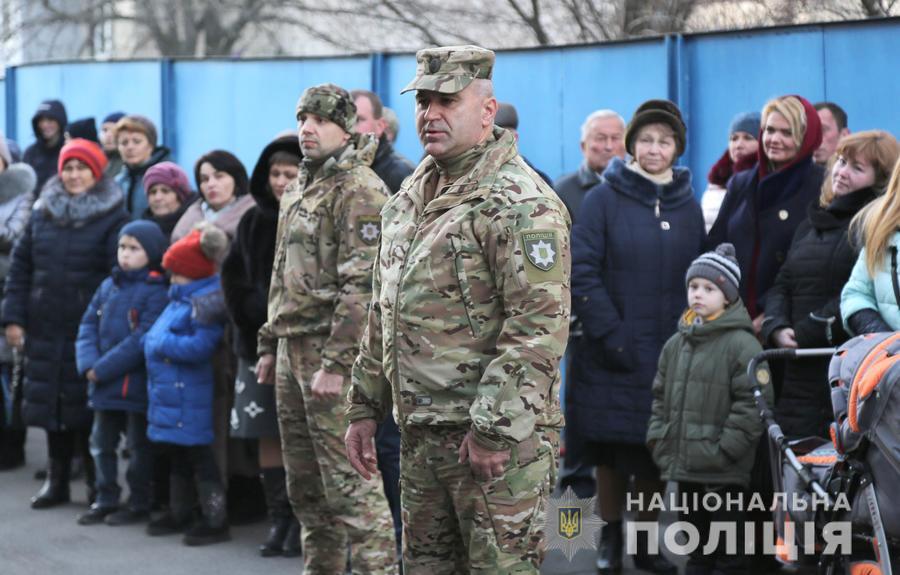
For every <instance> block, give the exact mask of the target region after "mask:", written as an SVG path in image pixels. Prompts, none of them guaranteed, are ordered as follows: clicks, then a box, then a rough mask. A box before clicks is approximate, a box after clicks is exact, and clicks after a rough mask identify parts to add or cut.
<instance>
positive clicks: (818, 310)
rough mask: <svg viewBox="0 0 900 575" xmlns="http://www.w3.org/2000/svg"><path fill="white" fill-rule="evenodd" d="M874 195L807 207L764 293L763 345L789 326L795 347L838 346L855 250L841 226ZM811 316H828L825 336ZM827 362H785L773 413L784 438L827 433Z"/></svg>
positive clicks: (863, 194) (823, 326) (854, 195)
mask: <svg viewBox="0 0 900 575" xmlns="http://www.w3.org/2000/svg"><path fill="white" fill-rule="evenodd" d="M874 198H875V192H874V191H872V190H870V189H869V190H860V191H857V192H854V193H852V194H850V195H848V196H843V197H838V198H835V200H834V201H832V203H831V205H830V206H829V207H828V208H827V209H826V208H822V207H821V206H819V203H818V201H816V202H814V203H813V204H811V205H810V206H809V210H808V214H809V217H808V219H806V220H804V221H803V223H801V224H800V226H799V227H798V228H797V233H796V234H795V235H794V241H793V243H792V244H791V249H790V251H789V252H788V255H787V260H786V261H785V263H784V265H783V266H782V267H781V270H780V271H779V272H778V277H777V279H776V280H775V285H774V286H773V287H772V289H771V290H770V291H769V297H768V300H767V302H766V321H765V323H764V324H763V331H762V333H763V337H764V338H765V341H766V342H767V343H768V344H769V345H771V346H772V347H775V345H776V344H775V341H774V338H773V335H774V333H775V332H776V331H778V330H780V329H782V328H787V327H791V328H793V329H794V334H795V336H796V338H797V345H798V347H801V348H809V347H832V346H839V345H841V344H842V343H844V342H845V341H847V340H848V339H850V338H849V336H848V335H847V333H846V332H845V331H844V328H843V322H842V319H841V289H842V288H843V287H844V284H845V283H846V282H847V279H848V278H849V277H850V271H851V270H852V269H853V266H854V264H855V263H856V259H857V256H858V255H859V250H858V248H856V249H854V247H853V246H851V244H850V241H849V239H848V236H847V228H848V227H849V225H850V220H851V219H852V218H853V216H854V215H856V213H857V212H858V211H859V210H860V209H862V208H863V207H864V206H865V205H866V204H868V203H869V202H870V201H871V200H873V199H874ZM813 316H815V317H817V318H822V319H823V320H825V319H829V318H830V319H832V320H833V321H832V323H831V328H830V334H829V329H828V327H827V324H826V322H825V321H821V320H817V319H814V317H813ZM829 335H830V337H829ZM829 361H830V360H829V358H808V359H798V360H793V361H790V362H787V363H786V365H785V374H784V383H783V384H782V388H781V396H780V397H779V399H778V403H777V404H776V406H775V413H776V416H777V419H778V423H779V424H781V427H782V429H783V430H784V432H785V434H786V435H788V436H789V437H791V438H798V437H805V436H808V435H816V436H820V437H828V424H829V423H830V422H831V421H832V420H833V413H832V409H831V388H830V386H829V385H828V364H829ZM823 434H824V435H823Z"/></svg>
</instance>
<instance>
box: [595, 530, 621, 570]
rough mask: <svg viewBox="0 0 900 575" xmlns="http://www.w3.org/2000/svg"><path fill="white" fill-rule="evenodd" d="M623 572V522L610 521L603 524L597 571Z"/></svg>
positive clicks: (598, 549)
mask: <svg viewBox="0 0 900 575" xmlns="http://www.w3.org/2000/svg"><path fill="white" fill-rule="evenodd" d="M621 572H622V522H621V521H610V522H609V523H607V524H606V525H604V526H603V531H602V533H601V534H600V546H599V547H598V548H597V573H601V574H603V573H621Z"/></svg>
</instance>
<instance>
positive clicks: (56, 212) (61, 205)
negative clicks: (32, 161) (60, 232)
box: [34, 176, 125, 227]
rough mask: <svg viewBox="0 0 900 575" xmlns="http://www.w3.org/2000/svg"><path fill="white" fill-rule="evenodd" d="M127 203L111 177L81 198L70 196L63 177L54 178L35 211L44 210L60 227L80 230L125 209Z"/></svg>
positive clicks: (35, 204)
mask: <svg viewBox="0 0 900 575" xmlns="http://www.w3.org/2000/svg"><path fill="white" fill-rule="evenodd" d="M124 203H125V198H124V196H123V195H122V190H121V188H119V186H118V185H116V183H115V182H113V181H112V179H110V178H109V177H107V176H104V177H103V178H102V179H101V180H100V181H99V182H97V183H96V184H95V185H94V187H93V188H91V189H90V190H88V191H87V192H86V193H84V194H80V195H78V196H71V195H69V193H68V192H66V190H65V188H63V185H62V180H60V179H59V176H53V177H52V178H50V179H49V180H48V181H47V183H46V184H44V190H43V191H42V192H41V197H40V198H38V201H37V202H35V203H34V209H35V210H39V211H42V212H43V213H45V214H46V215H47V217H48V218H50V219H51V220H53V221H54V222H56V223H57V224H60V225H63V226H66V225H73V226H75V227H80V226H82V225H84V224H86V223H88V222H90V221H92V220H95V219H97V218H100V217H102V216H105V215H106V214H108V213H110V212H112V211H113V210H115V209H116V208H121V207H122V205H123V204H124Z"/></svg>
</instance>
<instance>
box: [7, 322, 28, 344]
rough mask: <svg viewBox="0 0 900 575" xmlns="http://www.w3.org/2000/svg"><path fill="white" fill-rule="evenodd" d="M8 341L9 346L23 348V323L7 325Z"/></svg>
mask: <svg viewBox="0 0 900 575" xmlns="http://www.w3.org/2000/svg"><path fill="white" fill-rule="evenodd" d="M6 343H8V344H9V347H14V348H16V349H22V347H23V346H24V345H25V330H24V329H22V326H21V325H17V324H14V323H11V324H9V325H8V326H6Z"/></svg>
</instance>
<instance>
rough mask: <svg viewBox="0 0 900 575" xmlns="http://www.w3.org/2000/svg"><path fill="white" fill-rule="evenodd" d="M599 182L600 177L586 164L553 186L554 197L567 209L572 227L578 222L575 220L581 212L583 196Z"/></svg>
mask: <svg viewBox="0 0 900 575" xmlns="http://www.w3.org/2000/svg"><path fill="white" fill-rule="evenodd" d="M599 181H600V176H599V175H597V172H595V171H594V170H592V169H590V168H589V167H588V165H587V164H585V163H583V164H581V167H580V168H578V171H577V172H573V173H571V174H567V175H565V176H563V177H561V178H559V179H558V180H556V183H555V184H554V185H553V189H554V190H555V191H556V195H558V196H559V199H561V200H562V201H563V203H564V204H566V207H567V208H568V209H569V217H570V218H572V224H573V225H574V224H575V222H577V221H578V219H577V218H578V214H579V211H580V210H581V202H583V201H584V196H585V195H586V194H587V193H588V190H590V189H591V188H592V187H594V186H595V185H597V183H598V182H599Z"/></svg>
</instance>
